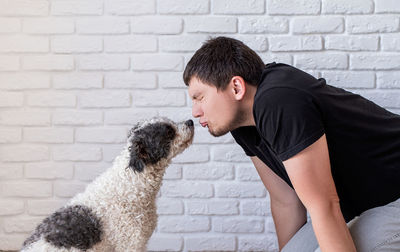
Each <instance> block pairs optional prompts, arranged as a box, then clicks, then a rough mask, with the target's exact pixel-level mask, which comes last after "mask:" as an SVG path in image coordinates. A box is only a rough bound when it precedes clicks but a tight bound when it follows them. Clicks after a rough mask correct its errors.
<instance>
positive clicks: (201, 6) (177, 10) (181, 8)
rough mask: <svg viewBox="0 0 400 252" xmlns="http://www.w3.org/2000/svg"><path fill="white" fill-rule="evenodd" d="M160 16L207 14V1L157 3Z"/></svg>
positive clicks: (208, 9)
mask: <svg viewBox="0 0 400 252" xmlns="http://www.w3.org/2000/svg"><path fill="white" fill-rule="evenodd" d="M157 8H158V13H160V14H208V13H210V3H209V1H208V0H163V1H159V2H158V3H157Z"/></svg>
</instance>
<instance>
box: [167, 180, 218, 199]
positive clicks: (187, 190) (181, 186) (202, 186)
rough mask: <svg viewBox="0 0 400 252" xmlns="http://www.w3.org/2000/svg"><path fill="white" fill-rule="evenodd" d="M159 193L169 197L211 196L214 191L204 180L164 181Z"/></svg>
mask: <svg viewBox="0 0 400 252" xmlns="http://www.w3.org/2000/svg"><path fill="white" fill-rule="evenodd" d="M161 194H162V195H163V197H171V198H211V197H212V196H213V194H214V192H213V187H212V185H211V184H210V183H206V182H189V181H164V183H163V186H162V187H161Z"/></svg>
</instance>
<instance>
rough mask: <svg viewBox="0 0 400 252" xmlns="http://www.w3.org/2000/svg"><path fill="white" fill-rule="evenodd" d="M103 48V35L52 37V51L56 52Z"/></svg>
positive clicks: (87, 50)
mask: <svg viewBox="0 0 400 252" xmlns="http://www.w3.org/2000/svg"><path fill="white" fill-rule="evenodd" d="M102 50H103V40H102V38H101V37H93V36H58V37H52V39H51V51H52V52H56V53H93V52H101V51H102Z"/></svg>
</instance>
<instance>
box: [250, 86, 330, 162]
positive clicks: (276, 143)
mask: <svg viewBox="0 0 400 252" xmlns="http://www.w3.org/2000/svg"><path fill="white" fill-rule="evenodd" d="M253 113H254V118H255V121H256V125H257V127H258V129H259V131H260V134H261V136H262V137H263V138H264V140H265V141H267V142H268V143H269V145H270V146H271V148H272V149H273V150H274V151H275V153H276V155H277V156H278V158H279V159H280V160H281V161H285V160H287V159H289V158H291V157H293V156H294V155H296V154H297V153H299V152H300V151H302V150H303V149H305V148H307V147H308V146H309V145H311V144H312V143H314V142H315V141H316V140H318V139H319V138H320V137H321V136H322V135H323V134H324V126H323V121H322V114H321V112H320V110H319V108H318V105H317V103H316V101H315V100H314V97H313V96H312V95H311V94H309V93H307V92H306V91H303V90H299V89H296V88H293V87H273V88H269V89H265V90H260V93H257V94H256V97H255V99H254V106H253Z"/></svg>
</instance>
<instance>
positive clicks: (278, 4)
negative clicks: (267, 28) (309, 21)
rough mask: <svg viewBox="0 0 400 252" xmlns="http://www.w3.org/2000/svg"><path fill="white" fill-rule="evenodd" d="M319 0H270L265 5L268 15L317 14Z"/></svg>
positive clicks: (318, 11) (319, 6)
mask: <svg viewBox="0 0 400 252" xmlns="http://www.w3.org/2000/svg"><path fill="white" fill-rule="evenodd" d="M320 9H321V3H320V0H298V1H296V2H293V1H290V0H270V1H269V2H268V5H267V13H268V14H270V15H307V14H319V13H320Z"/></svg>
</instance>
